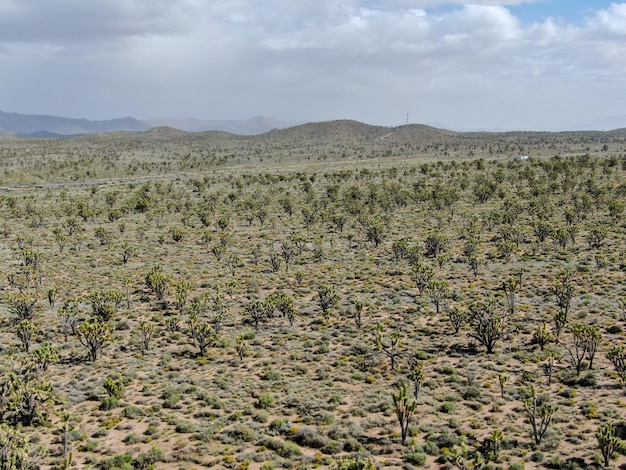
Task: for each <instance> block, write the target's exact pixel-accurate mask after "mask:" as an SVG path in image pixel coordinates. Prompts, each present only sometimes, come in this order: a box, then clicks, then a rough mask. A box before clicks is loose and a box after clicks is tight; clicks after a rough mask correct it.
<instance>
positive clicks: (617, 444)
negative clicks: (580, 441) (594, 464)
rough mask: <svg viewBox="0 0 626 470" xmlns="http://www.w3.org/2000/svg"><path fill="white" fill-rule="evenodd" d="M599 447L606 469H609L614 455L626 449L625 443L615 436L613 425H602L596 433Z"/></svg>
mask: <svg viewBox="0 0 626 470" xmlns="http://www.w3.org/2000/svg"><path fill="white" fill-rule="evenodd" d="M596 439H598V447H599V448H600V452H601V453H602V461H603V465H604V467H608V466H609V463H610V462H611V457H613V454H614V453H615V452H616V451H618V450H620V449H622V447H624V443H623V442H622V441H620V440H619V438H618V437H616V436H615V428H614V427H613V425H612V424H611V423H606V424H601V425H600V426H599V427H598V431H597V432H596Z"/></svg>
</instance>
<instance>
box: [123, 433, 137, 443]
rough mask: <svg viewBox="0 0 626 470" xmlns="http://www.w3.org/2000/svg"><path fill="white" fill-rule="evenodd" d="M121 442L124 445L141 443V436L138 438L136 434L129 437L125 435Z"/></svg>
mask: <svg viewBox="0 0 626 470" xmlns="http://www.w3.org/2000/svg"><path fill="white" fill-rule="evenodd" d="M122 442H123V443H124V444H138V443H139V442H141V436H139V435H138V434H135V433H131V434H129V435H127V436H126V437H125V438H124V439H123V440H122Z"/></svg>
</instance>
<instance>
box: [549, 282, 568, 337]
mask: <svg viewBox="0 0 626 470" xmlns="http://www.w3.org/2000/svg"><path fill="white" fill-rule="evenodd" d="M573 277H574V272H573V271H571V270H564V271H561V272H559V273H558V274H557V275H556V277H555V279H554V281H553V283H552V287H551V288H550V292H551V293H552V294H553V295H554V297H555V298H556V304H557V306H558V307H559V310H558V312H557V314H556V315H555V317H554V321H555V326H556V335H555V336H556V339H557V341H558V340H559V336H560V333H561V330H562V328H563V326H564V325H565V324H566V323H567V319H568V315H569V311H570V308H571V305H572V297H573V295H574V285H573Z"/></svg>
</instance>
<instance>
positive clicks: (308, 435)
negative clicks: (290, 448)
mask: <svg viewBox="0 0 626 470" xmlns="http://www.w3.org/2000/svg"><path fill="white" fill-rule="evenodd" d="M293 440H294V441H295V442H297V443H298V444H300V445H301V446H306V447H312V448H313V449H321V448H322V447H324V446H326V445H327V444H328V438H327V437H326V436H324V435H323V434H321V433H320V432H318V431H317V430H316V429H313V428H302V429H299V430H298V432H296V434H295V435H294V436H293Z"/></svg>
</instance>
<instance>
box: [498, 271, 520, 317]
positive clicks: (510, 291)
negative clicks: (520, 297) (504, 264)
mask: <svg viewBox="0 0 626 470" xmlns="http://www.w3.org/2000/svg"><path fill="white" fill-rule="evenodd" d="M518 289H519V283H518V282H517V280H516V279H513V278H512V277H510V278H508V279H507V280H506V281H504V282H503V283H502V290H503V291H504V298H505V299H506V304H507V306H508V307H509V314H510V315H513V314H514V313H515V294H516V292H517V290H518Z"/></svg>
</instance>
